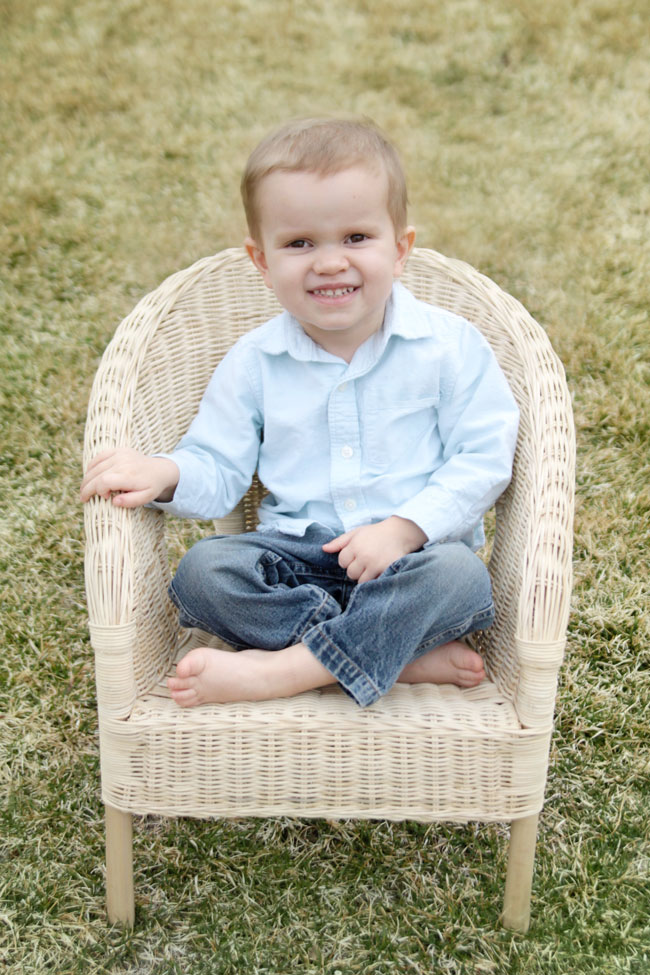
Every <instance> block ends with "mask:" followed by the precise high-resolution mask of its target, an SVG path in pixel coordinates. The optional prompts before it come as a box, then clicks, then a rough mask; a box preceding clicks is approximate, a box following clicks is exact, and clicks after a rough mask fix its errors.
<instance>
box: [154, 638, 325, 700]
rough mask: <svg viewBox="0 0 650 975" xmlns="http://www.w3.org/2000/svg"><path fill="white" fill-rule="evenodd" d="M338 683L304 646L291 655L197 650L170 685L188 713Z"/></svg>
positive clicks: (288, 651) (187, 657)
mask: <svg viewBox="0 0 650 975" xmlns="http://www.w3.org/2000/svg"><path fill="white" fill-rule="evenodd" d="M332 683H334V678H333V677H332V675H331V674H330V672H329V671H328V670H326V669H325V667H323V665H322V664H321V663H320V662H319V661H318V660H317V659H316V657H315V656H314V655H313V654H312V652H311V651H310V650H308V649H307V647H306V646H305V645H304V644H302V643H297V644H296V645H295V646H292V647H287V648H286V649H285V650H275V651H270V650H240V651H239V652H238V653H232V651H230V650H217V649H216V648H213V647H197V648H196V649H195V650H190V652H189V653H187V654H186V655H185V656H184V657H183V658H182V660H179V662H178V664H177V665H176V677H170V678H168V680H167V686H168V687H169V689H170V691H171V695H172V698H173V699H174V701H176V703H177V704H178V705H179V706H180V707H182V708H191V707H196V705H198V704H225V703H226V702H228V701H268V700H270V699H271V698H274V697H291V696H293V695H294V694H300V693H301V691H307V690H312V689H313V688H315V687H323V686H325V684H332Z"/></svg>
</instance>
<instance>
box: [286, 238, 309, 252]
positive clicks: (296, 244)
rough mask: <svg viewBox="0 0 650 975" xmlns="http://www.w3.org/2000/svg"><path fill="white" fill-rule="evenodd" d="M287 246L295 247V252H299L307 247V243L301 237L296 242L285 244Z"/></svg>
mask: <svg viewBox="0 0 650 975" xmlns="http://www.w3.org/2000/svg"><path fill="white" fill-rule="evenodd" d="M287 246H288V247H295V248H296V250H301V249H303V248H305V247H309V241H307V240H303V239H302V237H301V238H299V239H298V240H291V241H289V243H288V244H287Z"/></svg>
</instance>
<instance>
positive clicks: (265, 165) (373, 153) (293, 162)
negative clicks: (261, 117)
mask: <svg viewBox="0 0 650 975" xmlns="http://www.w3.org/2000/svg"><path fill="white" fill-rule="evenodd" d="M352 166H367V167H369V168H371V169H377V168H379V167H383V168H384V171H385V172H386V176H387V177H388V199H387V206H388V213H389V215H390V218H391V220H392V222H393V226H394V228H395V233H396V234H400V233H401V232H402V231H403V230H404V228H405V227H406V207H407V203H408V198H407V192H406V179H405V177H404V170H403V169H402V163H401V160H400V158H399V155H398V153H397V150H396V149H395V147H394V146H393V145H392V143H390V142H389V141H388V139H387V138H386V136H385V135H384V134H383V132H382V131H381V130H380V129H379V128H378V127H377V126H376V125H375V124H374V122H372V121H371V120H370V119H365V118H362V119H335V118H308V119H296V120H294V121H291V122H287V123H286V124H285V125H282V126H280V128H278V129H275V130H274V131H273V132H270V133H269V134H268V135H267V136H266V137H265V138H264V139H262V141H261V142H260V143H259V145H258V146H257V147H256V148H255V149H254V150H253V152H252V153H251V155H250V156H249V159H248V162H247V163H246V168H245V169H244V174H243V176H242V180H241V195H242V200H243V202H244V210H245V213H246V221H247V223H248V230H249V232H250V234H251V236H252V237H254V238H255V239H257V238H258V235H259V230H260V227H259V207H258V200H257V195H258V190H259V186H260V183H261V182H262V180H263V179H264V177H265V176H269V175H270V174H271V173H274V172H283V173H296V172H303V173H304V172H306V173H317V174H318V175H319V176H331V175H333V174H334V173H340V172H342V171H343V170H344V169H349V168H350V167H352Z"/></svg>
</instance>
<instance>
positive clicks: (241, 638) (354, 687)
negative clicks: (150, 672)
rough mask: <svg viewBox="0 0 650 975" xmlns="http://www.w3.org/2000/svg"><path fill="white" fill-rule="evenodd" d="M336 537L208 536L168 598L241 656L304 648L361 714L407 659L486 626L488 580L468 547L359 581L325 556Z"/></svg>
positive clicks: (440, 551) (186, 619)
mask: <svg viewBox="0 0 650 975" xmlns="http://www.w3.org/2000/svg"><path fill="white" fill-rule="evenodd" d="M333 537H334V533H333V532H331V531H328V530H327V529H325V528H321V527H319V526H314V525H312V526H311V527H310V528H309V529H308V531H307V533H306V535H304V536H303V537H294V536H292V535H285V534H281V533H280V532H276V531H266V532H251V533H249V534H243V535H217V536H213V537H211V538H204V539H202V540H201V541H200V542H198V543H197V544H196V545H194V546H193V547H192V548H191V549H190V551H189V552H187V554H186V555H185V556H184V557H183V559H182V560H181V563H180V565H179V567H178V571H177V573H176V575H175V576H174V579H173V580H172V583H171V586H170V589H169V594H170V596H171V599H172V600H173V602H174V603H175V604H176V606H177V607H178V610H179V614H180V624H181V626H197V627H200V628H201V629H203V630H207V631H208V632H209V633H213V634H214V635H215V636H218V637H220V638H221V639H222V640H224V641H225V642H226V643H229V644H231V645H232V646H233V647H235V648H236V649H238V650H243V649H244V648H246V647H259V648H261V649H264V650H281V649H283V648H284V647H289V646H292V645H293V644H295V643H300V642H302V643H304V644H306V645H307V646H308V647H309V649H310V650H311V652H312V653H313V654H314V656H315V657H317V658H318V660H319V661H320V662H321V663H322V664H323V666H324V667H325V668H326V669H327V670H329V672H330V673H331V674H332V675H333V676H334V677H335V678H336V680H337V681H338V682H339V684H341V686H342V687H343V689H344V690H345V691H347V693H348V694H350V695H351V696H352V697H353V698H354V700H355V701H356V702H357V703H358V704H360V705H361V706H362V707H364V706H366V705H368V704H371V703H372V702H373V701H375V700H377V698H378V697H381V695H382V694H385V693H386V691H388V690H390V688H391V687H392V686H393V684H394V683H395V681H396V680H397V678H398V676H399V674H400V673H401V671H402V670H403V668H404V667H405V666H406V664H408V663H409V662H410V661H411V660H414V659H415V658H416V657H419V656H422V654H424V653H426V652H427V651H428V650H431V649H432V648H433V647H436V646H439V645H440V644H442V643H448V642H449V641H450V640H456V639H458V638H459V637H461V636H465V635H466V634H468V633H471V632H473V631H474V630H479V629H484V628H485V627H486V626H489V625H490V623H491V622H492V620H493V618H494V607H493V604H492V593H491V588H490V578H489V575H488V572H487V569H486V567H485V565H484V564H483V562H482V561H481V560H480V559H479V557H478V556H477V555H475V554H474V553H473V552H472V551H471V549H469V548H468V547H467V546H466V545H465V544H464V543H463V542H449V543H445V544H439V545H433V546H430V547H428V548H423V549H420V550H419V551H418V552H413V553H412V554H410V555H406V556H404V557H403V558H401V559H398V560H397V561H396V562H393V564H392V565H390V566H389V567H388V568H387V569H386V570H385V572H383V573H382V575H380V576H379V578H377V579H372V580H369V581H368V582H363V583H355V582H353V581H352V580H351V579H349V578H348V577H347V575H346V573H345V570H344V569H342V568H341V567H340V566H339V564H338V555H332V554H329V553H327V552H323V550H322V546H323V544H324V543H325V542H327V541H330V540H331V539H332V538H333Z"/></svg>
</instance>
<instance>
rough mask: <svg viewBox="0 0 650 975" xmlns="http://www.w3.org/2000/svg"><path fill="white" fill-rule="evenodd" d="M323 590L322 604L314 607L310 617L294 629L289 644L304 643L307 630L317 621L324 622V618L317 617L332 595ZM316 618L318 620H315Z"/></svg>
mask: <svg viewBox="0 0 650 975" xmlns="http://www.w3.org/2000/svg"><path fill="white" fill-rule="evenodd" d="M313 588H314V589H318V588H319V587H318V586H314V587H313ZM321 592H322V593H323V598H322V599H321V601H320V604H319V605H318V606H317V607H316V608H315V609H314V611H313V613H312V614H311V616H310V617H309V619H307V620H305V621H304V622H300V623H299V624H298V625H296V627H295V628H294V629H293V631H292V633H291V637H290V640H291V643H290V644H289V646H291V645H292V644H294V643H302V642H303V637H304V634H305V631H306V630H310V629H313V628H314V627H315V626H316V625H317V623H321V622H322V620H319V619H317V617H318V616H319V614H320V611H321V610H322V608H323V606H324V605H325V604H326V602H327V601H328V599H331V598H332V597H331V596H330V594H329V593H328V592H325V590H324V589H323V590H321ZM314 620H316V622H314Z"/></svg>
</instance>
